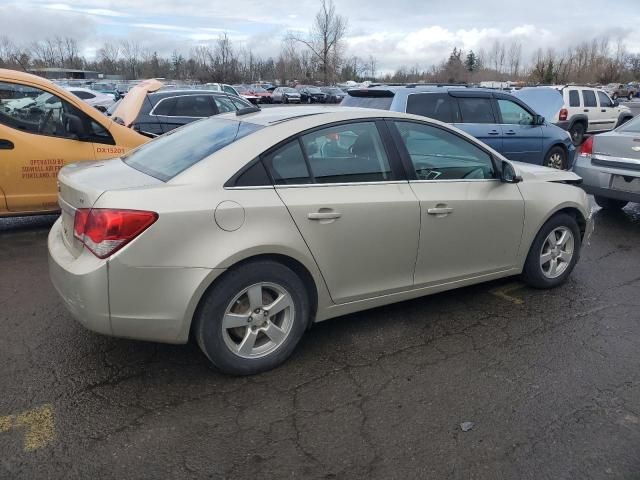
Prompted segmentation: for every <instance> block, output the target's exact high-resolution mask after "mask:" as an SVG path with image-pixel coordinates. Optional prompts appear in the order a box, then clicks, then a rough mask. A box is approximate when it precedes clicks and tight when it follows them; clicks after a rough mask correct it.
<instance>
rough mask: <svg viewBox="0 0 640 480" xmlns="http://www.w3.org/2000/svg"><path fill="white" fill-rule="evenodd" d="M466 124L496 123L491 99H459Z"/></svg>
mask: <svg viewBox="0 0 640 480" xmlns="http://www.w3.org/2000/svg"><path fill="white" fill-rule="evenodd" d="M458 104H459V105H460V114H461V115H462V121H463V122H464V123H496V119H495V117H494V116H493V110H492V108H491V99H489V98H474V97H468V98H458Z"/></svg>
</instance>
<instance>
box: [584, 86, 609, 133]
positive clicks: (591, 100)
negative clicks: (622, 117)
mask: <svg viewBox="0 0 640 480" xmlns="http://www.w3.org/2000/svg"><path fill="white" fill-rule="evenodd" d="M582 107H583V108H582V111H583V113H585V114H586V115H587V117H588V118H589V126H588V127H587V131H588V132H597V131H600V130H606V127H603V125H606V124H607V123H608V122H607V120H606V116H605V114H604V113H602V112H600V108H599V107H598V100H597V99H596V92H595V91H593V90H586V89H585V90H582Z"/></svg>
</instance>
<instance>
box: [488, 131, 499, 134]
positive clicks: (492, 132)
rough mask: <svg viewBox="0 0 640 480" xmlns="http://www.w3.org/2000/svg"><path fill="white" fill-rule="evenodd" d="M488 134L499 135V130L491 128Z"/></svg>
mask: <svg viewBox="0 0 640 480" xmlns="http://www.w3.org/2000/svg"><path fill="white" fill-rule="evenodd" d="M489 135H500V132H499V131H497V130H491V131H490V132H489Z"/></svg>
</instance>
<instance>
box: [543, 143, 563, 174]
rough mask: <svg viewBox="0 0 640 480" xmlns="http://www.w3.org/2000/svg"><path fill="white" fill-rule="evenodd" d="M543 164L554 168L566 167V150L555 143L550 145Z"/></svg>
mask: <svg viewBox="0 0 640 480" xmlns="http://www.w3.org/2000/svg"><path fill="white" fill-rule="evenodd" d="M544 166H545V167H549V168H555V169H557V170H566V169H567V152H565V151H564V148H562V147H560V146H558V145H556V146H555V147H552V148H551V149H550V150H549V151H548V152H547V155H546V157H545V158H544Z"/></svg>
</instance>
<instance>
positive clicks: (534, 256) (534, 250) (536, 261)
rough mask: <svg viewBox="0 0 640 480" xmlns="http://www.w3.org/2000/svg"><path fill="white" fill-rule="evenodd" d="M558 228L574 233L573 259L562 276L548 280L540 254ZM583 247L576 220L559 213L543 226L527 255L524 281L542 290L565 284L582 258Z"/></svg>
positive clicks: (523, 275) (523, 273) (523, 272)
mask: <svg viewBox="0 0 640 480" xmlns="http://www.w3.org/2000/svg"><path fill="white" fill-rule="evenodd" d="M558 227H567V228H568V229H570V230H571V232H572V233H573V240H574V249H573V257H572V258H571V261H570V262H569V265H568V266H567V268H566V269H565V270H564V272H563V273H562V274H561V275H560V276H558V277H556V278H548V277H547V276H545V275H544V273H543V271H542V266H541V265H540V254H541V252H542V247H543V245H544V242H545V240H546V239H547V237H548V236H549V234H550V233H551V232H552V231H553V230H554V229H556V228H558ZM581 245H582V239H581V237H580V228H578V223H577V222H576V219H575V218H573V217H572V216H571V215H569V214H566V213H558V214H556V215H554V216H553V217H551V218H550V219H549V220H547V222H546V223H545V224H544V225H543V226H542V228H541V229H540V231H539V232H538V234H537V235H536V238H535V239H534V240H533V243H532V244H531V248H530V249H529V254H528V255H527V260H526V261H525V264H524V269H523V271H522V280H523V281H524V282H525V283H526V284H527V285H529V286H530V287H533V288H540V289H546V288H554V287H557V286H558V285H561V284H563V283H564V282H565V281H566V279H567V277H568V276H569V275H570V274H571V271H572V270H573V268H574V267H575V265H576V263H577V262H578V259H579V258H580V248H581Z"/></svg>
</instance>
